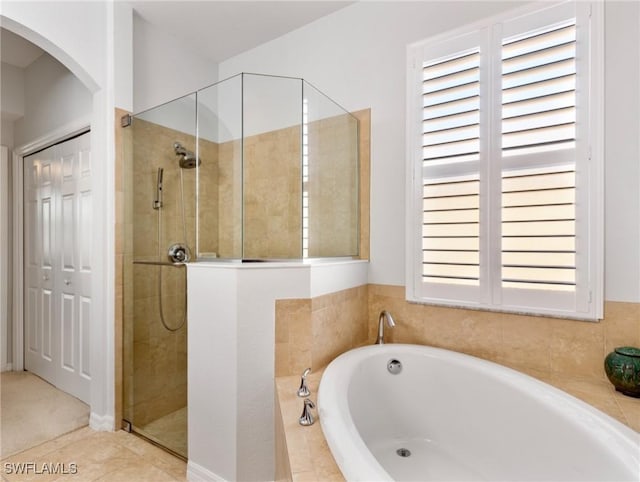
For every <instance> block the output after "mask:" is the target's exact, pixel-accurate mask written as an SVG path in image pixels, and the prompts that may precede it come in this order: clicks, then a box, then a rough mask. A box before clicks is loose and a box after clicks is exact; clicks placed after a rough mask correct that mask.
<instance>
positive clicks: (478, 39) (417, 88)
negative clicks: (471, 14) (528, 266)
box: [406, 1, 604, 321]
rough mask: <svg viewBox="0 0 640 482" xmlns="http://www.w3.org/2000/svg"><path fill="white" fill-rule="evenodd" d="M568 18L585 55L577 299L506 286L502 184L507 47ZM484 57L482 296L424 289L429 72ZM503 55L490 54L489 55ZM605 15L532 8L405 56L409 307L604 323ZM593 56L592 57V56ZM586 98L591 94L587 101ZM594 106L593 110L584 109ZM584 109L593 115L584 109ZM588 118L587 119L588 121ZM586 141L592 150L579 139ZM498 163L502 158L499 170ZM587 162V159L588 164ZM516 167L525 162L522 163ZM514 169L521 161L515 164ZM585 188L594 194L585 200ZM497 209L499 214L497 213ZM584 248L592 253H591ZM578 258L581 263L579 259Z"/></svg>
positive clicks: (598, 9)
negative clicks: (428, 66)
mask: <svg viewBox="0 0 640 482" xmlns="http://www.w3.org/2000/svg"><path fill="white" fill-rule="evenodd" d="M566 9H571V10H572V11H575V17H576V32H577V33H576V43H577V44H578V43H579V44H584V43H585V41H586V42H588V48H587V49H579V51H578V55H577V57H576V63H577V64H578V66H579V67H578V66H577V69H578V70H579V71H582V72H584V71H586V72H588V75H587V76H585V75H584V74H582V75H578V77H577V86H576V91H578V90H579V91H580V92H581V96H580V98H579V99H578V98H577V99H576V100H577V102H578V104H577V105H576V109H577V111H578V113H577V115H576V129H577V132H578V134H577V136H576V138H577V141H576V150H575V175H576V191H578V189H579V190H580V192H579V195H577V196H576V205H575V210H576V219H577V220H580V222H578V223H577V225H576V242H578V240H579V242H580V243H581V244H580V246H581V248H580V249H579V250H578V246H577V247H576V251H577V253H576V290H575V296H573V298H572V299H568V297H567V295H566V294H565V293H561V292H558V293H555V292H553V291H551V290H528V289H521V288H506V287H502V286H501V268H502V266H501V264H502V263H501V248H500V246H501V223H502V219H501V216H500V215H491V213H492V212H493V213H494V214H495V213H498V214H499V213H500V207H499V206H500V202H499V200H500V196H501V194H502V190H501V182H502V181H501V176H502V171H503V170H504V169H505V163H504V162H503V158H502V154H501V146H500V143H499V142H494V141H493V140H492V139H495V138H496V136H497V137H500V134H496V132H498V131H500V130H501V129H500V125H501V122H502V115H501V111H500V109H493V110H491V106H492V105H493V106H495V105H497V104H500V103H501V102H500V99H501V95H502V86H501V82H499V81H495V79H500V78H501V75H502V73H501V49H500V48H498V47H495V46H501V45H502V39H503V38H509V37H512V36H514V35H517V34H520V33H525V32H528V31H531V30H533V28H535V27H531V25H534V26H535V25H539V24H544V22H547V20H546V19H547V18H548V19H549V20H548V23H547V24H549V25H550V24H553V23H557V21H558V20H557V19H558V16H559V15H561V14H563V13H564V12H565V11H566ZM477 46H479V47H480V48H481V51H482V52H483V53H482V54H481V60H480V69H481V79H482V78H485V77H486V76H487V75H488V76H490V78H491V79H494V80H493V81H490V82H489V81H486V80H485V81H481V84H480V89H481V90H480V93H481V94H480V95H481V111H480V137H481V148H480V150H481V154H480V163H479V164H480V166H479V170H478V171H479V176H480V180H481V182H480V283H479V286H478V287H469V286H454V285H452V284H446V283H442V284H438V283H431V284H429V283H424V282H423V280H422V273H423V271H422V269H423V268H422V262H423V245H422V223H423V217H422V216H423V179H424V178H423V161H422V149H421V146H422V142H421V141H422V129H421V127H422V102H423V100H422V66H423V62H424V61H427V60H434V59H437V58H439V57H445V56H447V55H451V54H454V53H457V52H460V51H463V50H465V49H468V48H472V47H477ZM492 46H494V47H495V48H494V49H493V50H492V49H491V47H492ZM603 49H604V7H603V5H602V3H601V2H591V3H589V2H575V1H565V2H558V3H552V4H540V3H537V4H533V5H527V6H525V7H523V8H519V9H516V10H511V11H508V12H505V13H503V14H500V15H497V16H493V17H490V18H487V19H483V20H481V21H479V22H476V23H474V24H471V25H467V26H465V27H462V28H460V29H456V30H454V31H450V32H445V33H443V34H439V35H436V36H434V37H431V38H427V39H425V40H422V41H420V42H416V43H414V44H411V45H409V46H408V47H407V69H406V71H407V85H406V92H407V116H406V119H407V124H406V125H407V129H406V145H407V147H406V149H407V199H406V206H407V211H406V212H407V216H406V235H407V241H406V248H407V249H406V253H407V255H406V298H407V300H409V301H411V302H418V303H425V304H435V305H444V306H456V307H463V308H471V309H484V310H491V311H504V312H514V313H523V314H532V315H543V316H553V317H562V318H575V319H583V320H591V321H594V320H598V319H601V318H602V316H603V299H604V298H603V291H604V289H603V285H604V232H603V231H604V230H603V226H604V56H603V52H604V50H603ZM585 50H586V55H585ZM584 92H588V94H587V95H584V94H582V93H584ZM581 100H586V101H587V102H588V106H583V104H581V103H580V102H581ZM585 107H586V108H585ZM587 111H588V115H585V112H587ZM581 138H582V139H588V142H585V141H581V140H580V139H581ZM491 159H495V161H493V166H492V161H490V160H491ZM580 159H582V160H580ZM516 161H518V160H516ZM509 162H513V160H512V159H509ZM585 189H586V192H585ZM496 206H497V207H496ZM585 246H586V247H585ZM578 253H579V254H578Z"/></svg>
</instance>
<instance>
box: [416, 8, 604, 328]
mask: <svg viewBox="0 0 640 482" xmlns="http://www.w3.org/2000/svg"><path fill="white" fill-rule="evenodd" d="M538 8H539V7H538ZM599 8H600V7H598V6H597V5H596V4H593V5H591V4H589V3H580V2H578V3H575V2H566V3H561V4H555V5H551V6H545V7H544V8H543V9H541V10H540V9H539V10H536V11H531V9H529V11H527V12H523V11H519V12H518V13H517V15H514V14H512V15H511V16H505V17H504V18H501V19H494V21H489V22H484V23H482V24H478V25H475V26H474V27H473V28H470V29H467V30H466V31H458V32H454V33H452V34H450V35H447V36H442V37H439V38H436V39H431V40H427V41H424V42H420V43H419V44H415V45H412V46H410V48H409V57H408V60H409V66H408V110H407V111H408V123H407V125H408V130H409V134H408V136H407V139H408V150H407V152H408V153H409V159H410V162H411V168H410V169H409V171H410V173H411V176H410V180H409V182H410V184H411V189H410V196H411V199H410V205H411V207H412V209H411V212H410V215H409V217H408V223H409V238H410V240H409V243H408V244H409V248H408V253H409V259H408V280H407V294H408V297H409V298H410V299H412V300H415V301H423V302H432V303H439V304H447V305H456V306H467V307H478V308H485V309H493V310H504V311H516V312H526V313H536V314H547V315H553V316H566V317H574V318H583V319H597V318H600V317H602V275H601V271H602V235H601V232H602V229H601V226H602V210H603V206H602V204H603V200H602V197H603V194H602V155H601V151H602V135H603V128H602V121H601V119H602V111H603V108H602V104H601V99H602V82H601V77H602V76H601V67H600V64H601V61H600V60H599V58H600V55H601V54H600V52H601V45H602V44H601V42H602V41H601V38H600V37H599V36H598V35H599V32H600V30H599V29H597V28H596V27H597V26H598V25H599V24H600V23H601V20H598V21H596V20H595V18H596V17H597V18H598V19H600V18H601V15H600V11H599V10H598V12H596V13H595V14H594V10H597V9H599ZM596 67H597V68H596Z"/></svg>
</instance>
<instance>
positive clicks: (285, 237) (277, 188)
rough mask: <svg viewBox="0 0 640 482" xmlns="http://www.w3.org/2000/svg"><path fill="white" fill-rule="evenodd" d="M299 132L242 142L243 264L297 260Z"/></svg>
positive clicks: (299, 253) (299, 244) (297, 129)
mask: <svg viewBox="0 0 640 482" xmlns="http://www.w3.org/2000/svg"><path fill="white" fill-rule="evenodd" d="M300 155H301V146H300V126H294V127H288V128H286V129H279V130H275V131H270V132H266V133H264V134H258V135H255V136H249V137H246V138H245V139H244V159H243V184H244V186H243V196H244V212H243V217H244V219H243V222H244V233H243V238H244V253H243V257H244V258H294V259H295V258H300V257H301V256H302V219H301V216H300V213H301V212H302V183H301V175H302V174H301V170H300V169H301V167H300Z"/></svg>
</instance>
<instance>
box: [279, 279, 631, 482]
mask: <svg viewBox="0 0 640 482" xmlns="http://www.w3.org/2000/svg"><path fill="white" fill-rule="evenodd" d="M363 298H364V299H366V302H365V301H363ZM341 304H342V305H341ZM314 306H316V307H318V308H319V307H320V306H322V307H323V308H322V309H319V310H318V313H317V314H316V318H314V317H313V313H314V310H313V307H314ZM363 309H364V310H367V311H368V313H367V314H364V313H363V312H362V310H363ZM383 309H386V310H388V311H390V312H391V313H392V315H393V317H394V319H395V321H396V326H395V327H394V328H392V329H387V330H386V332H385V339H386V340H387V342H392V343H393V342H395V343H415V344H424V345H431V346H437V347H441V348H446V349H449V350H454V351H459V352H463V353H467V354H469V355H474V356H477V357H479V358H484V359H487V360H491V361H494V362H496V363H499V364H502V365H506V366H509V367H511V368H514V369H516V370H518V371H521V372H523V373H526V374H528V375H530V376H533V377H535V378H538V379H539V380H542V381H544V382H546V383H549V384H550V385H553V386H555V387H557V388H559V389H561V390H564V391H566V392H567V393H570V394H571V395H573V396H575V397H577V398H580V399H582V400H584V401H585V402H587V403H589V404H591V405H593V406H594V407H596V408H598V409H599V410H602V411H603V412H605V413H607V414H608V415H610V416H612V417H613V418H615V419H617V420H619V421H621V422H622V423H624V424H626V425H628V426H629V427H631V428H632V429H634V430H636V431H638V432H640V399H635V398H631V397H627V396H625V395H622V394H620V393H619V392H616V391H615V390H614V388H613V386H612V385H611V384H610V383H609V381H608V380H607V379H606V376H605V374H604V369H603V362H604V358H605V356H606V355H607V353H609V352H610V351H611V350H613V348H615V347H617V346H621V345H633V346H640V304H638V303H620V302H611V301H609V302H606V303H605V317H604V319H603V320H602V321H600V322H598V323H592V322H583V321H575V320H564V319H556V318H546V317H537V316H524V315H513V314H507V313H494V312H486V311H474V310H465V309H458V308H445V307H439V306H431V305H422V304H415V303H409V302H408V301H406V300H405V291H404V287H402V286H389V285H374V284H370V285H367V286H361V287H358V288H353V289H350V290H345V291H343V292H339V293H333V294H330V295H325V296H322V297H319V298H315V299H309V300H279V301H277V303H276V376H277V379H276V386H277V390H278V396H279V400H280V408H281V412H282V417H283V426H284V431H285V433H286V438H287V440H286V446H287V449H288V453H289V462H290V469H291V473H292V476H293V480H294V481H298V480H299V481H307V480H342V479H341V475H340V474H339V471H338V472H337V474H338V475H336V473H335V471H334V468H335V469H337V466H335V462H334V461H333V458H332V457H331V455H330V452H329V451H328V447H327V445H326V442H325V440H324V437H322V433H321V431H320V432H319V430H320V426H319V423H316V424H315V425H313V426H312V427H301V426H299V425H298V422H297V420H298V417H299V416H300V412H301V411H302V403H301V400H302V399H300V398H298V397H296V396H295V391H296V390H297V388H298V385H299V383H300V374H301V373H302V370H304V368H306V367H312V370H313V372H312V374H311V375H310V376H309V378H308V381H309V387H310V389H311V399H312V400H314V401H316V399H317V387H318V385H317V384H318V383H319V380H320V377H321V373H322V371H323V369H324V367H325V366H326V364H327V363H328V362H329V361H331V360H332V359H333V358H335V357H336V356H338V355H339V354H340V353H343V352H344V351H347V350H349V349H351V348H355V347H358V346H361V345H363V344H368V343H373V341H374V340H375V337H376V333H377V326H378V315H379V313H380V311H381V310H383ZM322 310H327V311H324V312H323V311H322ZM349 310H351V313H350V315H349V316H348V317H347V316H342V315H341V314H340V313H344V312H346V311H349ZM363 317H365V318H366V321H365V322H364V324H366V326H367V327H368V334H367V336H366V338H365V339H364V340H363V338H361V337H360V335H359V333H360V331H359V330H360V329H361V327H362V325H363V321H362V320H363ZM354 320H355V321H354ZM345 324H346V325H347V326H345ZM354 334H356V335H355V336H354Z"/></svg>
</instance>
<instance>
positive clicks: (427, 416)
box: [318, 344, 640, 481]
mask: <svg viewBox="0 0 640 482" xmlns="http://www.w3.org/2000/svg"><path fill="white" fill-rule="evenodd" d="M391 359H397V360H399V361H400V362H401V363H402V371H401V372H400V373H399V374H395V375H394V374H391V373H389V371H388V370H387V363H388V361H389V360H391ZM318 413H319V418H320V423H321V425H322V430H323V432H324V435H325V437H326V439H327V443H328V444H329V447H330V449H331V452H332V454H333V456H334V458H335V460H336V462H337V464H338V466H339V467H340V470H341V471H342V473H343V475H344V476H345V478H346V479H347V480H350V481H351V480H354V481H356V480H362V481H374V480H406V481H447V480H455V481H462V480H486V481H521V480H528V481H587V480H611V481H623V480H635V481H638V480H640V434H638V433H636V432H634V431H633V430H631V429H630V428H629V427H627V426H625V425H623V424H621V423H620V422H618V421H616V420H614V419H613V418H611V417H609V416H608V415H606V414H604V413H602V412H600V411H599V410H596V409H595V408H593V407H591V406H590V405H587V404H585V403H584V402H582V401H580V400H578V399H576V398H574V397H572V396H570V395H568V394H566V393H564V392H562V391H560V390H557V389H555V388H554V387H551V386H550V385H547V384H545V383H542V382H540V381H538V380H535V379H533V378H531V377H529V376H527V375H524V374H522V373H519V372H516V371H514V370H511V369H509V368H506V367H503V366H500V365H497V364H495V363H491V362H488V361H485V360H481V359H479V358H475V357H471V356H468V355H463V354H461V353H456V352H452V351H448V350H442V349H438V348H432V347H427V346H418V345H400V344H386V345H375V346H367V347H363V348H358V349H355V350H351V351H349V352H347V353H345V354H343V355H341V356H339V357H338V358H336V359H335V360H334V361H333V362H331V364H330V365H329V366H328V367H327V369H326V370H325V372H324V374H323V376H322V380H321V382H320V389H319V393H318ZM399 449H408V450H409V451H410V452H411V455H410V456H408V457H401V456H400V455H398V453H397V451H398V450H399ZM405 455H406V453H405Z"/></svg>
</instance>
